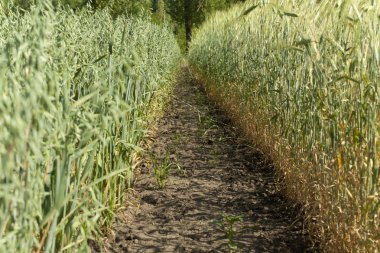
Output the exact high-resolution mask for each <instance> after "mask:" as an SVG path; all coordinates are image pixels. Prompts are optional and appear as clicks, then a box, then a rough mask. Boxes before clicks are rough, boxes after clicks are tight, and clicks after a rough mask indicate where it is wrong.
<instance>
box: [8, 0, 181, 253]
mask: <svg viewBox="0 0 380 253" xmlns="http://www.w3.org/2000/svg"><path fill="white" fill-rule="evenodd" d="M5 2H6V1H5ZM5 2H4V3H5ZM44 2H45V3H44ZM0 7H4V6H0ZM3 10H4V8H1V11H0V126H1V131H0V252H32V251H33V252H82V251H88V247H87V239H88V238H92V237H93V236H95V235H96V234H97V232H99V228H100V227H101V226H102V225H107V224H109V223H110V222H111V221H112V218H113V211H114V210H115V209H116V208H117V207H119V206H120V204H122V197H123V193H124V191H125V189H126V188H127V187H129V186H130V185H131V184H132V182H133V178H132V176H133V167H134V164H133V154H134V153H135V152H137V151H139V142H140V140H141V138H142V136H143V134H144V131H145V129H146V128H147V124H146V119H147V118H148V116H149V115H147V114H148V112H149V111H150V110H149V108H150V101H151V99H152V97H154V94H155V92H157V91H159V90H160V89H162V88H163V87H166V86H167V85H169V83H170V77H171V76H172V74H173V71H174V70H175V68H176V64H177V61H178V59H179V56H180V53H179V48H178V46H177V43H176V41H175V38H174V37H173V36H172V34H171V33H170V32H169V30H168V29H165V28H161V27H159V26H156V25H153V24H151V23H149V22H147V21H144V20H140V19H128V18H119V19H117V20H113V19H112V18H111V17H110V16H109V15H108V14H107V12H106V11H104V12H97V13H95V14H93V13H90V12H87V11H81V12H76V13H75V14H74V13H72V12H70V11H64V10H59V11H57V12H54V11H52V7H51V4H50V3H49V1H40V3H39V4H37V5H36V6H35V7H33V8H32V9H31V11H30V12H28V13H25V14H19V13H14V12H9V11H7V13H4V12H2V11H3Z"/></svg>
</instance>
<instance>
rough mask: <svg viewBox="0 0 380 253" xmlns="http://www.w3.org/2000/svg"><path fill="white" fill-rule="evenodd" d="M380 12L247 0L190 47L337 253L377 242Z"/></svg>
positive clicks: (363, 2)
mask: <svg viewBox="0 0 380 253" xmlns="http://www.w3.org/2000/svg"><path fill="white" fill-rule="evenodd" d="M379 14H380V5H379V4H378V2H377V1H371V0H352V1H328V0H321V1H317V0H312V1H298V0H296V1H286V0H280V1H270V2H269V1H247V3H246V4H244V5H237V6H236V7H234V8H232V9H231V10H230V11H228V12H224V13H218V14H215V15H214V16H212V17H211V18H209V20H208V21H207V22H206V23H205V24H204V25H203V26H202V27H201V28H200V29H199V30H198V31H197V33H196V34H195V36H194V40H193V42H192V45H191V48H190V53H189V61H190V63H191V64H192V66H193V69H194V70H195V71H196V72H198V74H199V75H200V76H201V78H202V79H203V80H204V81H205V83H207V86H208V87H207V90H208V91H209V92H210V93H212V94H213V96H214V98H216V100H218V101H219V102H220V104H221V105H223V106H224V107H225V109H226V110H228V111H230V112H232V114H233V115H232V117H233V118H234V119H235V121H236V122H237V123H238V124H240V126H241V127H242V128H243V129H244V130H245V132H246V133H247V135H248V136H250V137H251V139H252V140H254V141H255V142H256V143H258V144H259V145H260V146H261V147H262V148H263V149H264V150H265V151H267V153H268V154H269V155H270V156H271V158H272V160H274V161H275V163H276V165H277V168H278V169H279V170H281V172H282V173H281V174H282V175H284V179H285V183H286V185H287V189H288V194H289V196H290V197H291V198H293V199H296V200H298V201H300V202H302V203H304V204H305V208H306V209H307V213H308V214H309V215H310V217H317V218H316V219H314V222H310V224H311V225H312V226H314V225H315V227H314V228H313V229H316V231H317V232H316V233H315V234H319V235H320V236H321V238H320V239H321V240H322V241H323V243H322V244H323V246H324V248H325V249H326V250H327V251H331V252H376V251H379V249H380V244H379V240H378V239H379V226H380V220H379V219H378V217H379V215H380V204H379V203H380V198H379V189H380V175H379V158H380V157H379V154H380V153H379V152H378V150H379V136H380V135H379V129H380V125H379V121H378V119H379V116H380V115H379V110H378V108H379V106H380V100H379V92H378V89H379V87H378V86H379V85H378V84H379V83H380V72H379V71H380V68H379V66H380V57H379V46H380V34H379V31H380V20H379V18H378V17H379ZM315 221H317V222H315Z"/></svg>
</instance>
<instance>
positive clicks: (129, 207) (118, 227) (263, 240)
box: [108, 68, 313, 253]
mask: <svg viewBox="0 0 380 253" xmlns="http://www.w3.org/2000/svg"><path fill="white" fill-rule="evenodd" d="M243 139H244V138H243V137H242V136H240V135H239V133H238V131H237V130H236V129H234V127H233V126H232V125H231V124H230V123H229V121H228V119H227V118H226V117H225V116H223V113H222V112H221V111H219V110H218V109H217V108H216V107H215V106H214V105H213V104H212V103H211V102H210V101H209V99H208V98H207V96H206V95H205V93H204V91H203V90H202V87H201V86H200V85H198V84H197V83H196V81H194V80H193V79H192V78H191V74H190V73H189V71H188V70H187V69H185V68H184V70H183V73H182V74H181V75H180V77H179V78H178V83H177V86H176V88H175V92H174V98H173V100H172V102H171V103H170V106H169V108H168V109H167V112H166V114H165V116H164V117H163V118H162V119H161V120H160V121H159V123H158V125H157V126H156V129H155V130H154V131H153V133H152V134H151V138H150V141H149V143H148V144H147V146H148V147H149V153H147V154H145V155H144V159H143V160H142V162H141V164H140V165H139V169H138V171H139V173H138V175H137V178H136V183H135V187H134V190H133V192H131V193H130V194H129V195H130V196H129V200H128V202H127V204H126V206H125V208H124V209H123V210H122V211H121V212H120V215H119V217H118V218H117V221H116V222H115V224H114V226H113V232H112V233H113V242H112V243H110V246H109V247H108V251H109V252H117V253H119V252H144V253H149V252H282V253H285V252H313V251H312V250H311V249H310V248H311V244H310V242H309V240H308V239H307V235H306V232H305V230H304V229H305V228H304V227H303V226H304V225H303V219H302V217H301V216H300V214H299V210H297V208H295V207H290V206H291V205H290V204H289V203H288V202H287V201H286V200H285V199H284V198H283V197H282V196H281V193H280V192H279V189H278V187H276V181H275V179H274V172H273V167H272V166H271V164H270V163H269V162H268V161H266V160H265V158H264V156H263V155H262V154H261V153H260V152H259V151H258V150H255V149H254V148H252V147H250V146H249V145H248V144H247V143H245V142H244V140H243ZM165 158H168V162H167V163H165ZM168 163H171V164H172V166H171V167H170V168H171V173H170V176H169V178H168V180H167V182H166V186H165V187H164V188H163V189H160V188H159V187H158V186H157V183H156V179H155V176H154V174H153V172H152V171H153V167H154V166H156V167H157V166H165V165H168ZM179 168H180V169H179ZM235 218H236V219H235ZM234 219H235V221H234ZM228 221H230V223H231V224H232V225H231V226H229V223H228ZM233 231H235V232H233ZM228 238H229V239H228ZM236 246H237V248H238V249H237V250H235V251H232V249H233V248H235V247H236ZM230 250H231V251H230Z"/></svg>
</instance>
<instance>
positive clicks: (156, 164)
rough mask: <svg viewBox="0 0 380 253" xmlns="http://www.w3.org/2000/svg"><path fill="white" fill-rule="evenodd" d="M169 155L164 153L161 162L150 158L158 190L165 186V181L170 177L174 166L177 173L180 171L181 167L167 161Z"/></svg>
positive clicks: (155, 158)
mask: <svg viewBox="0 0 380 253" xmlns="http://www.w3.org/2000/svg"><path fill="white" fill-rule="evenodd" d="M169 155H170V152H169V151H166V154H165V158H164V160H163V161H159V160H158V159H157V157H153V158H152V162H153V174H154V177H155V179H156V182H157V185H158V187H159V188H160V189H162V188H164V187H165V186H166V182H167V179H168V177H169V176H170V172H171V169H172V167H173V166H175V167H176V168H177V169H178V170H179V171H182V169H181V167H180V166H179V165H178V164H174V163H171V162H170V161H169Z"/></svg>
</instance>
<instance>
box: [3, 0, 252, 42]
mask: <svg viewBox="0 0 380 253" xmlns="http://www.w3.org/2000/svg"><path fill="white" fill-rule="evenodd" d="M35 1H36V0H13V1H12V0H9V1H6V2H12V3H13V6H16V8H19V9H21V10H27V9H28V8H29V7H30V5H31V4H33V3H34V2H35ZM51 1H52V3H53V5H55V6H58V5H63V6H67V7H69V8H73V9H81V8H83V7H86V6H89V7H90V8H92V9H93V10H94V11H96V10H99V9H103V8H108V9H109V10H110V13H111V14H112V16H114V17H115V18H116V17H117V16H119V15H123V14H128V15H147V16H149V15H150V16H151V17H152V20H153V21H154V22H157V23H162V22H169V23H172V25H173V30H174V31H175V33H176V34H177V35H178V37H179V39H180V40H181V39H182V40H183V43H180V44H184V45H183V46H185V47H186V48H187V47H188V45H189V43H190V40H191V36H192V31H193V28H194V26H198V25H199V24H201V23H202V22H203V21H204V20H205V18H206V16H207V14H208V13H210V12H213V11H215V10H220V9H225V8H228V7H229V6H230V5H231V4H234V3H237V2H244V1H245V0H51Z"/></svg>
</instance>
